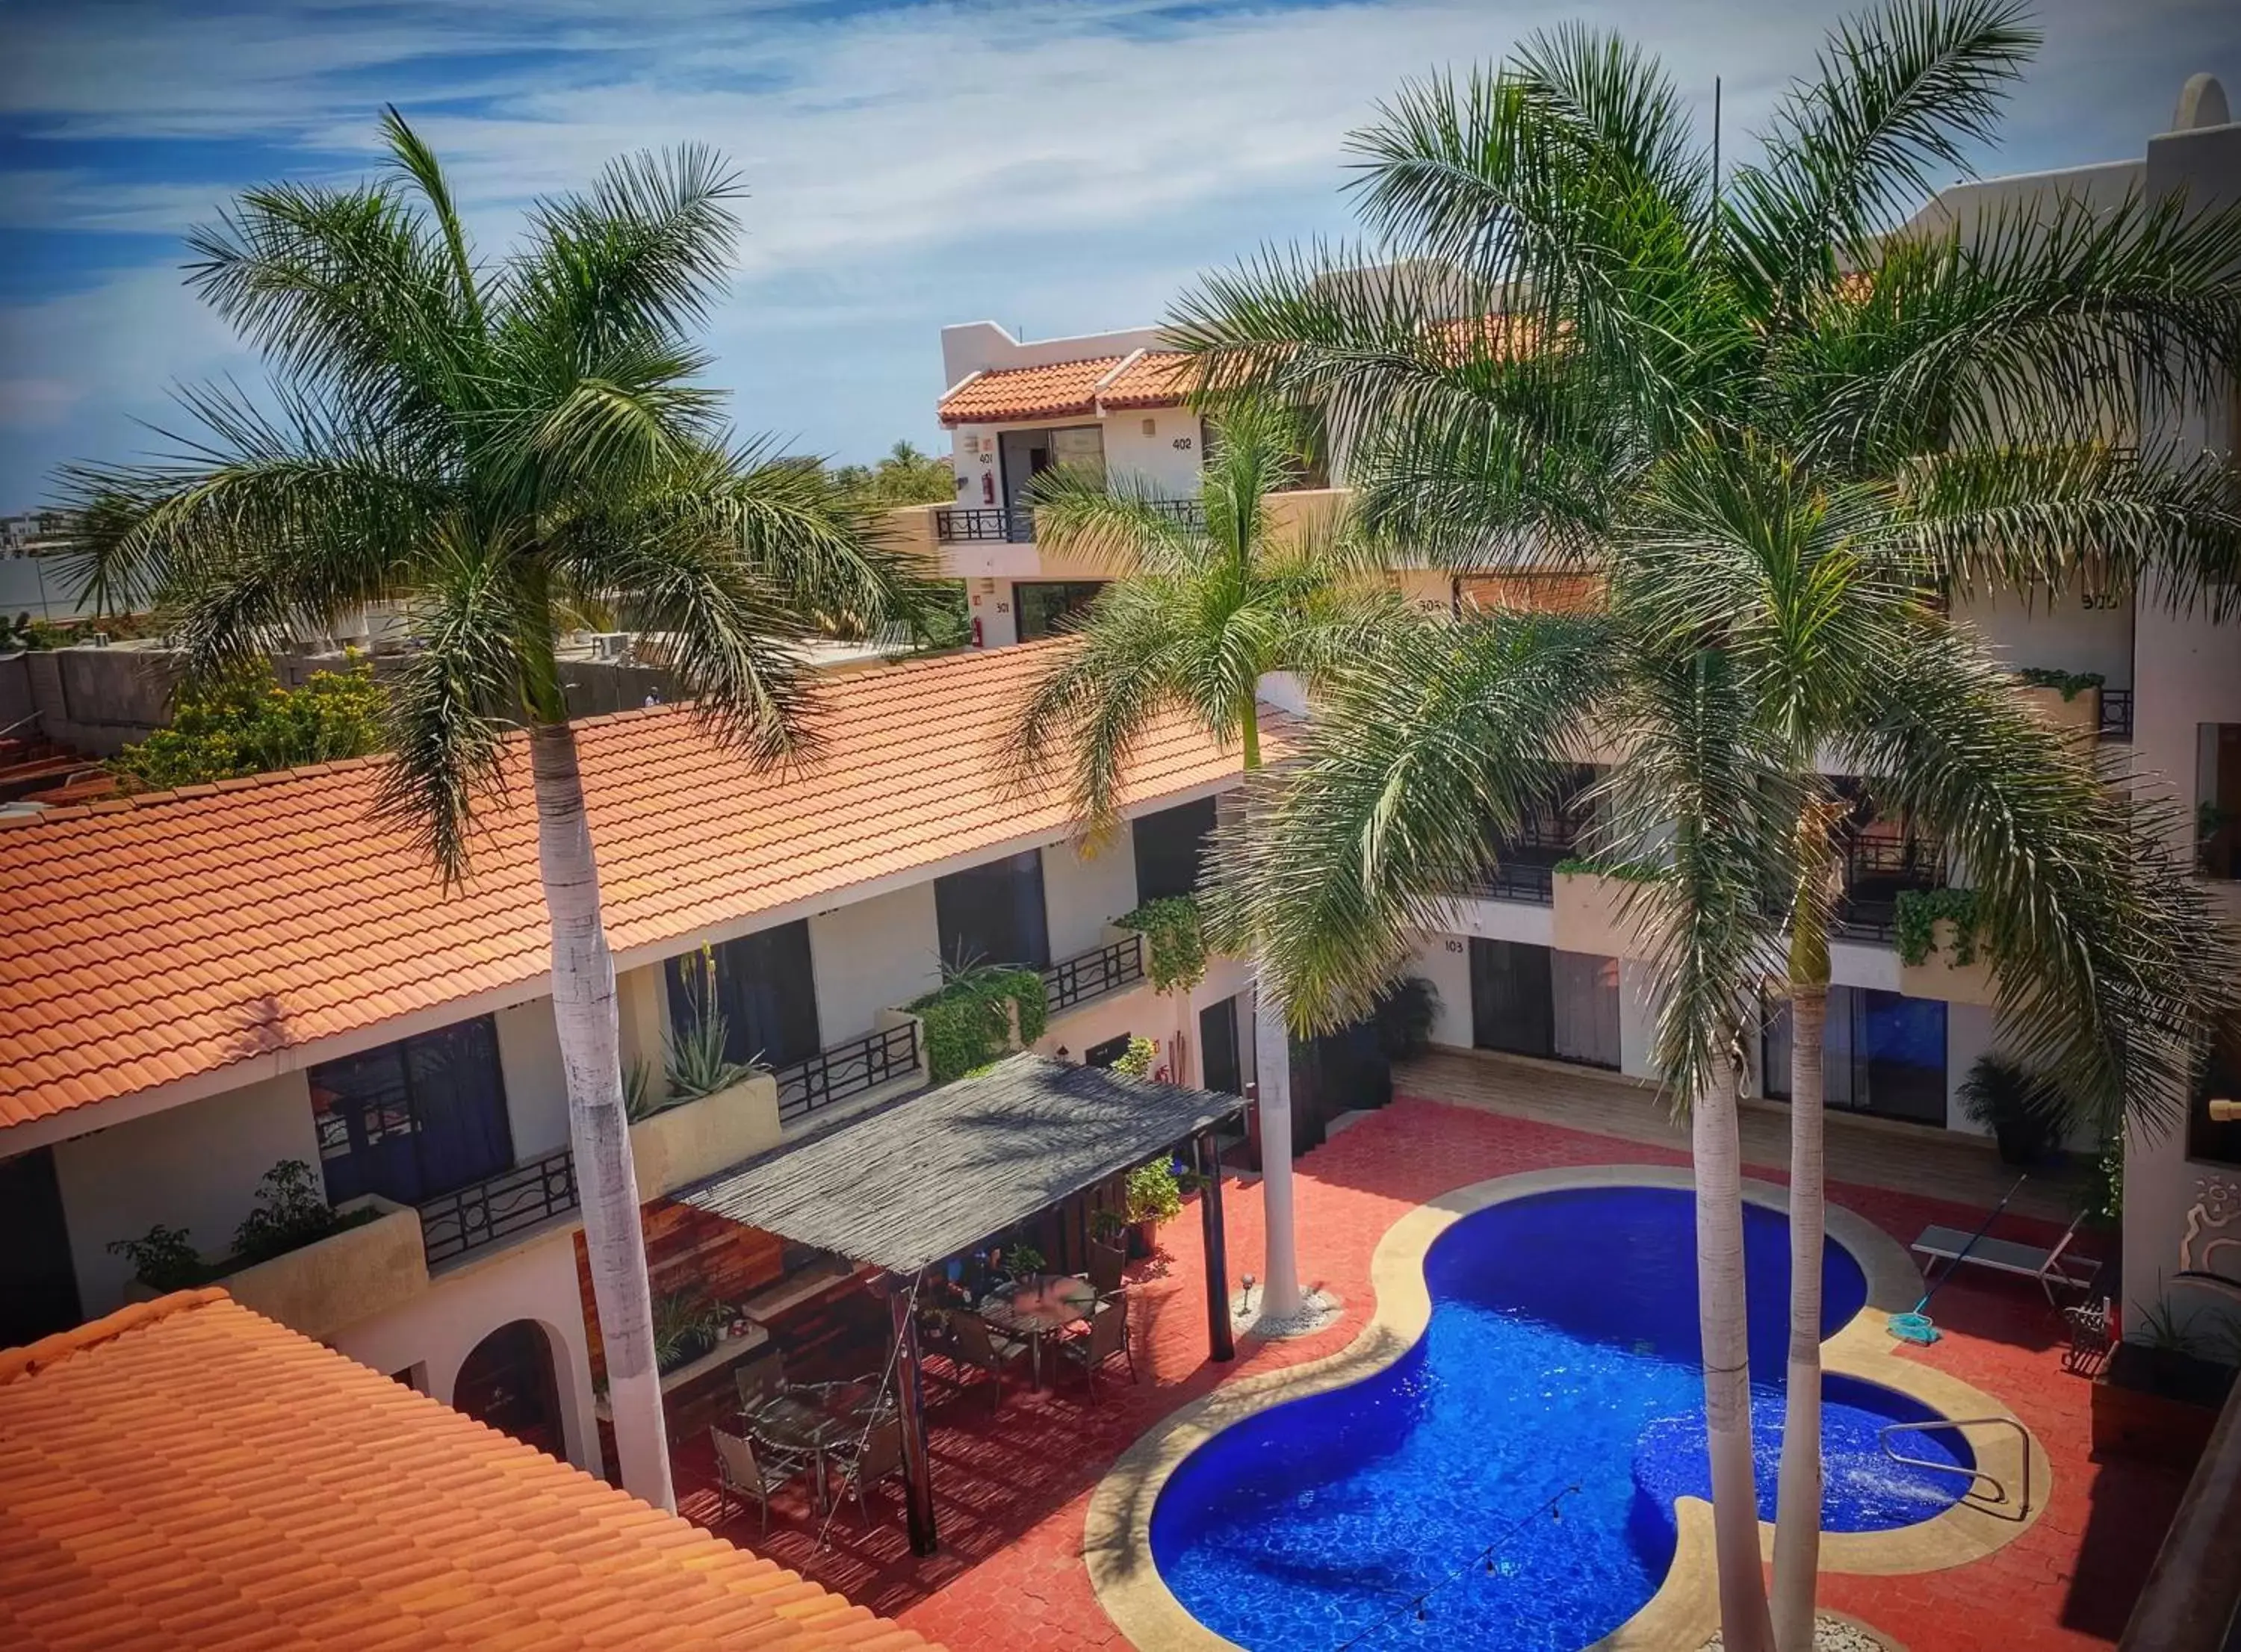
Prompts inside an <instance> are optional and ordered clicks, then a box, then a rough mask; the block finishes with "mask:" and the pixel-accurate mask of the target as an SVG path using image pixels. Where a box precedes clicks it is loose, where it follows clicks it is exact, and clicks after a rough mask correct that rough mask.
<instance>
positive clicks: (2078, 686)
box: [2016, 665, 2109, 702]
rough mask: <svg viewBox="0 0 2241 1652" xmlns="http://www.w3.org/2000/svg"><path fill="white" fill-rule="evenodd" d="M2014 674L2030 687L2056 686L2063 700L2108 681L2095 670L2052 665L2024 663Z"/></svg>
mask: <svg viewBox="0 0 2241 1652" xmlns="http://www.w3.org/2000/svg"><path fill="white" fill-rule="evenodd" d="M2016 675H2017V677H2018V678H2020V679H2022V680H2023V681H2024V684H2025V685H2026V686H2030V687H2032V688H2058V689H2060V690H2061V691H2062V698H2063V699H2064V701H2065V702H2068V701H2070V700H2073V699H2077V697H2078V696H2079V695H2080V694H2082V693H2084V692H2085V691H2086V690H2087V689H2089V688H2099V687H2102V686H2104V685H2105V684H2106V683H2107V682H2108V680H2109V679H2107V678H2106V677H2104V676H2103V675H2102V674H2101V673H2100V672H2097V671H2062V670H2060V669H2058V668H2057V667H2055V666H2052V665H2026V666H2024V668H2023V670H2021V671H2019V672H2017V673H2016Z"/></svg>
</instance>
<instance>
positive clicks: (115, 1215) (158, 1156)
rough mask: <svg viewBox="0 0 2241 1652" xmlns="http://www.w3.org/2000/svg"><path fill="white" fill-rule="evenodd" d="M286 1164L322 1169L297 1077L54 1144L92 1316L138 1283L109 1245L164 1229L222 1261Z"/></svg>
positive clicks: (73, 1254) (304, 1090)
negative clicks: (261, 1189) (259, 1194)
mask: <svg viewBox="0 0 2241 1652" xmlns="http://www.w3.org/2000/svg"><path fill="white" fill-rule="evenodd" d="M283 1159H301V1160H304V1162H305V1163H306V1164H308V1165H310V1166H311V1167H313V1168H314V1169H317V1168H318V1163H319V1146H318V1137H317V1135H316V1134H314V1133H313V1131H312V1128H311V1092H310V1089H309V1088H308V1087H307V1086H306V1084H305V1082H304V1074H303V1073H284V1074H282V1075H281V1076H280V1077H278V1078H275V1079H267V1080H263V1081H262V1082H260V1083H256V1084H251V1085H245V1086H244V1087H242V1088H240V1089H238V1090H231V1091H228V1092H227V1093H226V1094H224V1095H220V1096H214V1097H212V1098H211V1100H207V1101H199V1102H197V1103H196V1104H195V1105H194V1106H192V1107H172V1108H170V1109H168V1110H166V1111H164V1112H162V1113H153V1114H149V1115H148V1116H147V1117H145V1118H141V1119H134V1120H130V1121H129V1122H127V1123H124V1124H118V1125H112V1126H110V1127H109V1128H108V1129H106V1130H99V1131H96V1132H95V1133H94V1134H91V1135H86V1136H79V1137H77V1138H75V1139H74V1140H69V1141H63V1142H57V1144H56V1145H55V1177H56V1180H57V1182H59V1183H60V1185H61V1187H62V1195H63V1214H64V1220H65V1221H67V1222H68V1223H69V1226H70V1261H71V1264H72V1266H73V1267H75V1268H76V1269H77V1289H78V1301H79V1304H80V1306H81V1307H82V1308H84V1312H85V1314H86V1315H87V1317H88V1318H91V1317H94V1316H96V1315H97V1314H106V1313H109V1312H110V1311H111V1310H112V1309H114V1308H117V1306H118V1305H119V1304H120V1303H121V1302H122V1301H124V1285H125V1281H128V1280H129V1279H130V1278H131V1277H132V1265H131V1264H130V1262H128V1261H125V1260H124V1257H122V1256H113V1255H111V1254H109V1251H108V1249H107V1247H108V1246H109V1244H110V1242H111V1241H115V1240H120V1239H137V1238H139V1237H140V1236H141V1235H142V1234H145V1233H146V1232H147V1231H148V1230H149V1228H151V1227H154V1226H155V1225H156V1224H157V1222H161V1223H163V1224H164V1226H165V1227H184V1228H185V1229H186V1230H187V1234H188V1237H189V1239H190V1240H191V1241H192V1243H193V1244H194V1246H195V1247H196V1248H197V1250H199V1251H201V1252H202V1254H204V1255H205V1256H208V1257H212V1258H215V1257H217V1256H221V1255H223V1254H225V1253H226V1252H227V1251H229V1250H231V1248H232V1246H233V1230H234V1229H235V1228H236V1227H238V1226H240V1224H241V1219H242V1218H243V1217H244V1216H246V1215H247V1214H249V1212H250V1210H251V1207H253V1206H254V1204H255V1194H256V1191H257V1183H258V1179H259V1178H260V1177H262V1176H263V1175H264V1173H265V1172H266V1171H268V1170H270V1169H271V1168H272V1167H273V1166H274V1165H275V1164H277V1163H278V1162H279V1161H280V1160H283Z"/></svg>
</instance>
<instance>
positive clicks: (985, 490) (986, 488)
mask: <svg viewBox="0 0 2241 1652" xmlns="http://www.w3.org/2000/svg"><path fill="white" fill-rule="evenodd" d="M995 502H996V472H993V471H983V472H980V503H981V504H983V505H993V504H995Z"/></svg>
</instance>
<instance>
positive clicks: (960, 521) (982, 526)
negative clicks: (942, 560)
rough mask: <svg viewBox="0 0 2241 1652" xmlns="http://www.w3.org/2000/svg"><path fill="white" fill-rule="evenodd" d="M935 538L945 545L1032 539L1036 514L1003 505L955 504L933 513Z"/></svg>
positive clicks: (1001, 542)
mask: <svg viewBox="0 0 2241 1652" xmlns="http://www.w3.org/2000/svg"><path fill="white" fill-rule="evenodd" d="M1015 529H1016V530H1017V531H1016V532H1015V531H1014V530H1015ZM933 537H934V538H937V539H939V540H940V542H941V543H942V544H944V545H1002V544H1004V543H1006V542H1007V541H1008V540H1013V539H1019V540H1029V539H1033V538H1034V537H1035V536H1034V512H1032V511H1012V510H1007V509H1006V508H1005V507H1004V506H1003V505H980V506H974V507H971V508H963V507H959V506H955V505H952V506H950V507H948V508H947V509H944V510H939V511H936V512H934V513H933Z"/></svg>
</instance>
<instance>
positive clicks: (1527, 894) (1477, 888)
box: [1459, 859, 1556, 906]
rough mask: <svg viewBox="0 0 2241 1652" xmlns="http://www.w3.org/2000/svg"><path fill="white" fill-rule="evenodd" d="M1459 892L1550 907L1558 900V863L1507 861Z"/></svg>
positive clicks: (1481, 875) (1496, 865) (1473, 879)
mask: <svg viewBox="0 0 2241 1652" xmlns="http://www.w3.org/2000/svg"><path fill="white" fill-rule="evenodd" d="M1459 893H1463V894H1467V895H1475V896H1476V897H1477V898H1478V899H1480V900H1515V901H1520V902H1522V903H1524V904H1525V905H1527V906H1549V905H1552V904H1554V902H1555V899H1556V863H1555V861H1554V860H1547V861H1535V860H1513V859H1502V860H1500V861H1497V862H1496V863H1495V865H1494V866H1492V867H1490V868H1489V869H1488V870H1487V871H1484V872H1482V873H1478V874H1477V875H1476V876H1475V877H1473V878H1471V879H1469V880H1467V881H1466V882H1465V883H1464V885H1463V886H1462V890H1461V891H1460V892H1459Z"/></svg>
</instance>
